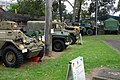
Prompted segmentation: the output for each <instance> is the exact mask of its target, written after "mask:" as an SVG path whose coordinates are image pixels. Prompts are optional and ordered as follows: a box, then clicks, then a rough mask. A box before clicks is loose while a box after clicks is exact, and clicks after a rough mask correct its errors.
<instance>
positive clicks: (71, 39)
mask: <svg viewBox="0 0 120 80" xmlns="http://www.w3.org/2000/svg"><path fill="white" fill-rule="evenodd" d="M76 41H77V39H76V38H75V37H74V36H73V35H70V44H75V42H76Z"/></svg>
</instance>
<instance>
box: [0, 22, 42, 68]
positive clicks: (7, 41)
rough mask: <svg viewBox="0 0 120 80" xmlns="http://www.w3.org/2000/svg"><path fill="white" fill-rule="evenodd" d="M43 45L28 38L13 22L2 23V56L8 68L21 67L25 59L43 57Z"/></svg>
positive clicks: (0, 51) (0, 35) (0, 38)
mask: <svg viewBox="0 0 120 80" xmlns="http://www.w3.org/2000/svg"><path fill="white" fill-rule="evenodd" d="M42 51H43V43H42V41H38V40H36V39H35V38H30V37H28V36H26V35H25V34H24V33H23V32H22V31H21V30H20V29H19V28H18V25H17V23H15V22H13V21H1V22H0V56H2V60H3V62H4V64H5V66H6V67H15V68H17V67H20V66H21V65H22V63H23V60H24V59H25V58H32V57H35V56H40V58H42V57H43V54H44V53H42Z"/></svg>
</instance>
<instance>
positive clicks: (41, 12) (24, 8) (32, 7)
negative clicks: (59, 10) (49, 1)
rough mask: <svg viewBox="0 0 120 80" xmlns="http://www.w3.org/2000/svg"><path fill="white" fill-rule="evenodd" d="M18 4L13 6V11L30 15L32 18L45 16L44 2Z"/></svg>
mask: <svg viewBox="0 0 120 80" xmlns="http://www.w3.org/2000/svg"><path fill="white" fill-rule="evenodd" d="M17 1H18V3H16V4H12V5H11V11H14V10H15V9H17V12H18V13H20V14H29V15H31V16H36V17H40V16H45V2H44V0H17Z"/></svg>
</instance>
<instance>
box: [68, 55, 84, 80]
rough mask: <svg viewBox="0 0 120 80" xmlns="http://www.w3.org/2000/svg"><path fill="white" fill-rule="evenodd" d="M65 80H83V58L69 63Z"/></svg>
mask: <svg viewBox="0 0 120 80" xmlns="http://www.w3.org/2000/svg"><path fill="white" fill-rule="evenodd" d="M66 80H85V70H84V63H83V57H78V58H76V59H74V60H72V61H70V62H69V65H68V71H67V75H66Z"/></svg>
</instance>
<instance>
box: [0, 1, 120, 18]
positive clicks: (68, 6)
mask: <svg viewBox="0 0 120 80" xmlns="http://www.w3.org/2000/svg"><path fill="white" fill-rule="evenodd" d="M0 1H7V2H13V3H14V2H17V0H0ZM69 1H70V2H71V3H72V4H74V0H69ZM118 1H119V0H116V3H115V7H117V3H118ZM89 3H90V1H89ZM65 5H66V9H67V11H68V12H72V10H73V8H72V6H71V5H70V4H69V3H68V2H65ZM119 14H120V12H117V13H115V14H114V15H115V16H119Z"/></svg>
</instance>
